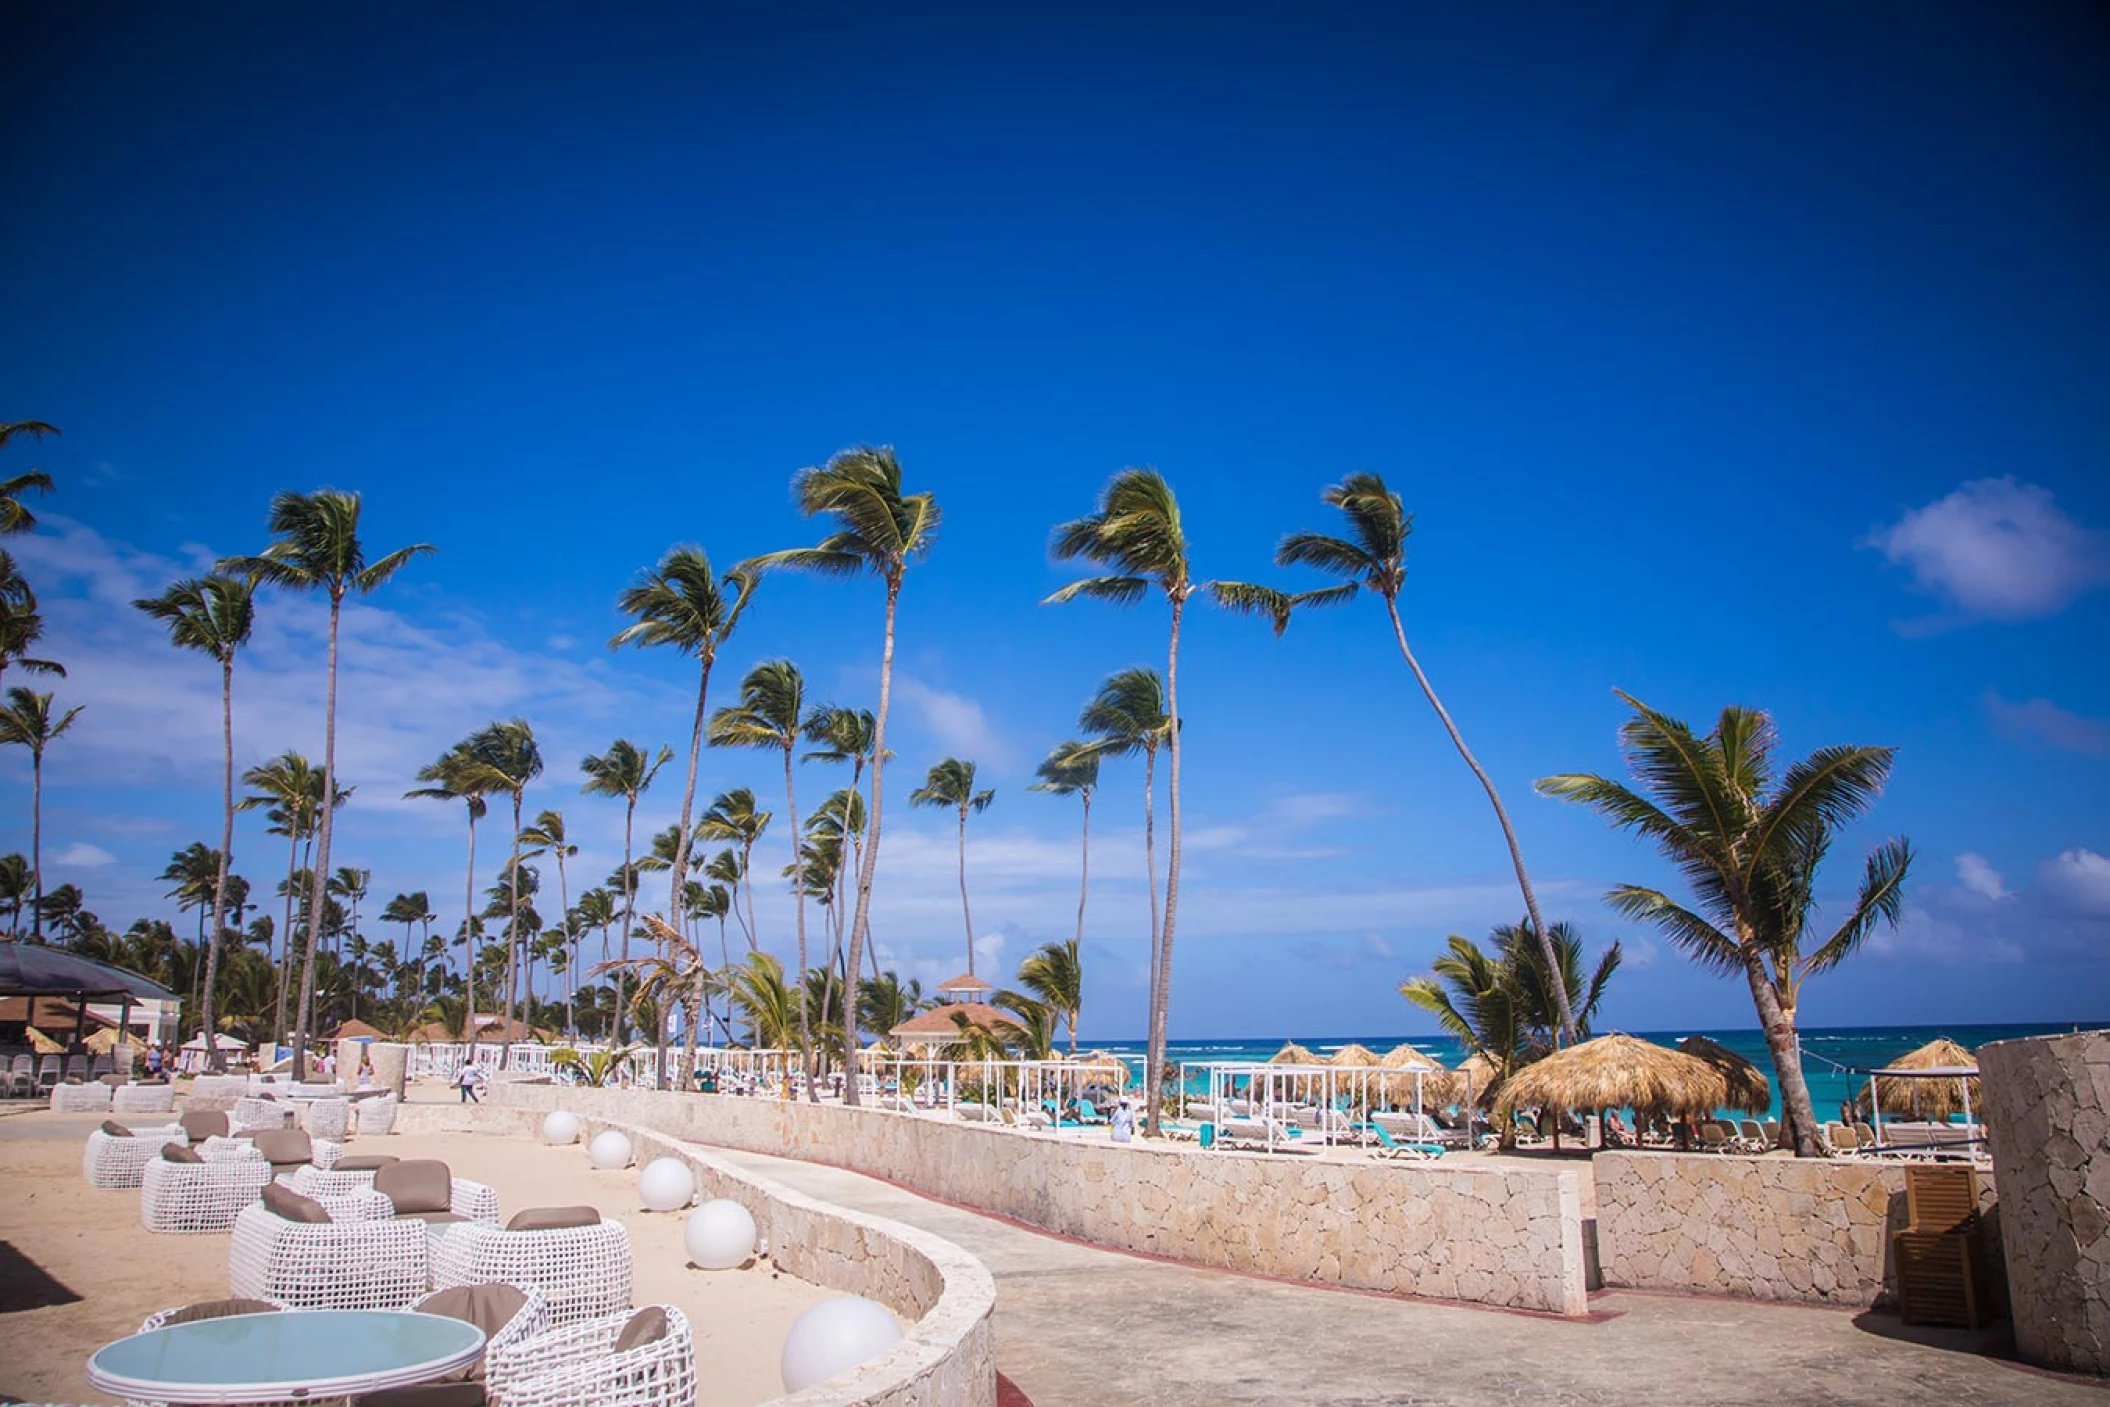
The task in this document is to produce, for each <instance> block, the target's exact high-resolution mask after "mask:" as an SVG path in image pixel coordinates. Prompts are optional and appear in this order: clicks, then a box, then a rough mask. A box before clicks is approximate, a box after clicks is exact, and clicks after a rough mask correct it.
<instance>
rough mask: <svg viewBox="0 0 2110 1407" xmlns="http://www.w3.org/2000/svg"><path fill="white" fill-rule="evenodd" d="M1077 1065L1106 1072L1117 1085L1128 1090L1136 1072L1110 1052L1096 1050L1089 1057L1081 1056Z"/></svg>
mask: <svg viewBox="0 0 2110 1407" xmlns="http://www.w3.org/2000/svg"><path fill="white" fill-rule="evenodd" d="M1076 1063H1077V1064H1078V1065H1079V1066H1085V1067H1089V1068H1091V1069H1094V1070H1104V1071H1106V1072H1107V1074H1108V1075H1109V1076H1111V1077H1112V1079H1113V1081H1114V1082H1115V1084H1116V1085H1118V1086H1120V1087H1122V1088H1126V1087H1127V1085H1128V1082H1129V1080H1130V1079H1131V1078H1133V1077H1134V1071H1132V1070H1130V1069H1129V1068H1128V1062H1127V1061H1126V1060H1123V1059H1122V1058H1121V1057H1120V1056H1118V1055H1114V1054H1112V1053H1110V1052H1108V1051H1103V1050H1095V1051H1093V1052H1092V1053H1091V1054H1089V1055H1080V1056H1078V1057H1077V1060H1076Z"/></svg>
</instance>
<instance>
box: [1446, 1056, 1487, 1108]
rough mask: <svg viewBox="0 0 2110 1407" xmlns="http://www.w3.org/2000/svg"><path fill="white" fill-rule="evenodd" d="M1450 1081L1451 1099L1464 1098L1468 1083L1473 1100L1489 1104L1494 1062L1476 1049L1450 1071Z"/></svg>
mask: <svg viewBox="0 0 2110 1407" xmlns="http://www.w3.org/2000/svg"><path fill="white" fill-rule="evenodd" d="M1451 1082H1452V1084H1453V1086H1454V1087H1453V1089H1452V1091H1451V1097H1452V1098H1453V1099H1458V1100H1462V1099H1464V1098H1465V1097H1466V1094H1465V1089H1466V1086H1467V1085H1468V1084H1470V1085H1471V1086H1472V1099H1473V1102H1474V1103H1475V1104H1479V1105H1483V1106H1484V1105H1487V1104H1490V1103H1492V1102H1493V1097H1492V1096H1493V1093H1494V1088H1495V1062H1494V1061H1492V1060H1489V1059H1488V1058H1487V1057H1486V1056H1485V1055H1483V1054H1481V1053H1480V1052H1479V1051H1477V1050H1476V1051H1474V1052H1473V1053H1472V1054H1471V1055H1468V1056H1467V1057H1466V1058H1465V1059H1464V1060H1462V1061H1460V1062H1459V1064H1458V1068H1457V1069H1455V1070H1453V1071H1451Z"/></svg>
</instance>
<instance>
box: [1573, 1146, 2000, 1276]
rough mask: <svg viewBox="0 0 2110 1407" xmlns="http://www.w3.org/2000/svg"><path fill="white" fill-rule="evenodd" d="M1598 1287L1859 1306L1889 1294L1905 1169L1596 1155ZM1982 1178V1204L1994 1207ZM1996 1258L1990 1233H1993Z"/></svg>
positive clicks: (1989, 1183)
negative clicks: (1600, 1281) (1600, 1278)
mask: <svg viewBox="0 0 2110 1407" xmlns="http://www.w3.org/2000/svg"><path fill="white" fill-rule="evenodd" d="M1592 1168H1593V1170H1594V1172H1595V1174H1596V1181H1597V1255H1598V1263H1599V1265H1600V1267H1601V1268H1602V1272H1603V1276H1604V1283H1605V1284H1606V1285H1608V1286H1617V1287H1623V1288H1626V1289H1635V1290H1682V1291H1687V1292H1690V1293H1694V1294H1713V1295H1733V1296H1737V1297H1739V1298H1744V1299H1759V1300H1794V1301H1799V1302H1802V1303H1805V1304H1837V1305H1850V1306H1853V1307H1856V1308H1866V1307H1868V1306H1871V1305H1877V1304H1889V1303H1892V1302H1894V1301H1895V1299H1896V1291H1897V1287H1896V1283H1895V1271H1894V1267H1893V1266H1892V1265H1891V1257H1890V1233H1891V1232H1892V1231H1897V1230H1902V1229H1903V1228H1904V1225H1905V1168H1904V1166H1903V1165H1901V1164H1897V1163H1881V1162H1873V1161H1871V1162H1860V1161H1856V1160H1853V1159H1844V1158H1738V1157H1728V1156H1725V1155H1722V1154H1718V1153H1655V1152H1640V1153H1621V1152H1608V1153H1599V1154H1598V1155H1597V1156H1596V1158H1595V1159H1593V1160H1592ZM1993 1186H1994V1179H1993V1178H1992V1177H1990V1176H1983V1175H1982V1176H1981V1179H1980V1186H1979V1203H1980V1206H1981V1208H1982V1209H1984V1210H1986V1211H1988V1212H1990V1211H1991V1209H1992V1208H1993V1206H1994V1197H1993ZM1988 1247H1989V1254H1990V1256H1992V1257H1993V1258H1996V1259H1997V1257H1998V1254H1999V1252H1998V1248H1997V1237H1995V1236H1994V1235H1992V1234H1991V1230H1990V1229H1989V1235H1988Z"/></svg>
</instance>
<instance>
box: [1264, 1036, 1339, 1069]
mask: <svg viewBox="0 0 2110 1407" xmlns="http://www.w3.org/2000/svg"><path fill="white" fill-rule="evenodd" d="M1267 1063H1268V1064H1270V1065H1323V1064H1325V1063H1326V1062H1325V1061H1323V1060H1321V1059H1319V1057H1318V1056H1316V1055H1313V1054H1312V1053H1311V1052H1310V1051H1308V1050H1306V1049H1305V1048H1304V1047H1303V1046H1300V1045H1298V1044H1297V1043H1296V1042H1295V1041H1287V1042H1285V1043H1284V1044H1283V1047H1282V1049H1280V1050H1278V1051H1276V1052H1275V1053H1274V1054H1273V1055H1270V1056H1269V1057H1268V1058H1267Z"/></svg>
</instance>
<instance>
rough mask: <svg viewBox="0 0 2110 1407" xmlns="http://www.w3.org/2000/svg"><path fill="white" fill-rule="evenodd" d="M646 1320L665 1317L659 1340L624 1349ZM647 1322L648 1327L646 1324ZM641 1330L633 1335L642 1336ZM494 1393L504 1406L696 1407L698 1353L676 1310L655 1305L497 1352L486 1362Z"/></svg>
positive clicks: (569, 1328)
mask: <svg viewBox="0 0 2110 1407" xmlns="http://www.w3.org/2000/svg"><path fill="white" fill-rule="evenodd" d="M639 1315H643V1316H647V1318H648V1320H649V1319H651V1318H653V1317H656V1315H664V1316H665V1318H664V1327H663V1328H659V1327H658V1326H657V1325H656V1324H655V1325H654V1326H653V1327H654V1328H657V1329H658V1333H657V1337H650V1336H649V1332H650V1331H648V1336H647V1337H646V1339H645V1341H644V1342H642V1343H639V1344H637V1345H636V1346H635V1347H625V1348H622V1349H618V1348H617V1346H616V1345H617V1344H618V1342H619V1341H621V1340H623V1338H624V1330H625V1328H626V1327H630V1326H631V1325H632V1321H633V1320H635V1319H637V1318H638V1316H639ZM642 1322H645V1321H641V1323H642ZM637 1332H638V1331H637V1329H635V1328H633V1329H632V1335H633V1336H636V1334H637ZM484 1374H485V1377H486V1379H487V1381H488V1382H489V1384H490V1390H491V1395H492V1396H493V1397H495V1398H497V1399H498V1400H499V1401H500V1402H502V1403H504V1404H505V1407H576V1404H578V1403H582V1402H591V1403H594V1404H596V1407H690V1404H691V1403H693V1402H695V1400H696V1347H695V1343H694V1341H693V1340H692V1339H691V1338H690V1335H689V1321H688V1319H687V1318H686V1317H684V1316H683V1314H682V1312H681V1311H680V1310H679V1309H676V1308H675V1307H674V1306H673V1305H654V1306H651V1307H650V1308H648V1309H645V1310H640V1311H638V1312H637V1314H635V1315H634V1314H633V1313H632V1312H631V1311H630V1310H627V1309H626V1310H623V1311H621V1312H620V1313H616V1314H608V1315H603V1316H601V1317H600V1318H597V1319H589V1320H587V1321H586V1322H584V1323H582V1324H573V1325H571V1326H570V1327H568V1328H562V1329H552V1330H551V1331H550V1332H548V1333H546V1334H537V1335H536V1336H535V1337H533V1338H531V1339H528V1340H526V1341H525V1342H522V1343H518V1344H512V1345H509V1346H507V1347H505V1348H502V1349H499V1348H494V1349H493V1350H492V1351H491V1352H489V1353H487V1354H486V1355H485V1358H484Z"/></svg>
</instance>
